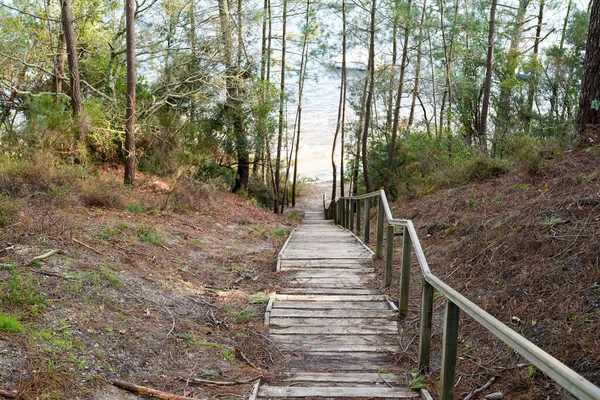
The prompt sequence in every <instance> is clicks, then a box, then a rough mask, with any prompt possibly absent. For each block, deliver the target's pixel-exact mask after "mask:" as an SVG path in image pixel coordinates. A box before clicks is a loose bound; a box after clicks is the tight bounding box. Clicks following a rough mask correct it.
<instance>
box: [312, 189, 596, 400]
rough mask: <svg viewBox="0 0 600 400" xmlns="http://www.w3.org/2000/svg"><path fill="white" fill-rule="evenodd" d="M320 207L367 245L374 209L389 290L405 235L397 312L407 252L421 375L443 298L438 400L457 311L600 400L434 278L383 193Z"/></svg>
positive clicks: (449, 395)
mask: <svg viewBox="0 0 600 400" xmlns="http://www.w3.org/2000/svg"><path fill="white" fill-rule="evenodd" d="M375 203H376V204H375ZM323 207H324V212H325V217H326V218H327V219H333V220H335V222H336V224H339V225H341V226H343V227H344V228H346V229H348V230H350V231H353V232H355V233H357V234H359V235H360V236H362V238H363V241H364V242H365V243H367V244H368V243H369V242H370V237H369V236H370V229H371V228H370V226H369V224H370V220H371V218H370V212H371V209H372V208H376V212H377V230H376V245H375V254H376V256H377V257H378V258H381V257H382V255H383V254H382V253H383V238H384V232H386V233H385V237H386V246H385V285H386V286H390V285H391V283H392V271H393V256H394V231H395V229H396V228H397V227H398V228H401V229H403V231H404V235H403V243H402V266H401V275H400V294H399V305H398V311H399V313H400V314H401V315H406V314H407V312H408V294H409V276H410V266H411V251H414V252H415V255H416V258H417V261H418V264H419V266H420V268H421V275H422V285H423V290H422V296H421V323H420V333H419V361H418V363H419V364H418V367H419V370H420V371H422V372H424V371H427V370H428V369H429V361H430V349H431V324H432V314H433V297H434V296H433V294H434V289H435V290H437V291H438V292H439V293H441V294H442V295H443V296H444V297H445V298H446V300H447V301H446V309H445V313H444V334H443V349H442V365H441V376H440V398H441V400H452V399H453V398H454V383H455V372H456V357H457V347H458V346H457V345H458V322H459V312H460V310H462V311H463V312H465V313H466V314H467V315H469V316H470V317H471V318H473V319H474V320H475V321H476V322H478V323H479V324H481V325H482V326H484V327H485V328H486V329H487V330H488V331H490V332H491V333H492V334H494V335H495V336H496V337H498V338H499V339H500V340H501V341H502V342H504V343H505V344H506V345H508V346H509V347H511V348H512V349H513V350H515V351H516V352H517V353H519V354H520V355H521V356H523V357H524V358H525V359H527V360H528V361H529V362H531V363H532V364H533V365H535V366H536V367H537V368H538V369H539V370H540V371H542V372H544V373H545V374H546V375H548V376H549V377H550V378H552V379H553V380H554V381H555V382H557V383H558V384H559V385H560V386H562V387H563V388H564V389H566V390H567V391H568V392H569V393H571V394H572V395H574V396H575V397H576V398H578V399H580V400H599V399H600V388H598V387H597V386H595V385H593V384H592V383H591V382H589V381H588V380H586V379H585V378H583V377H582V376H581V375H579V374H577V373H576V372H575V371H573V370H572V369H570V368H569V367H567V366H566V365H564V364H563V363H561V362H560V361H558V360H557V359H556V358H554V357H552V356H551V355H550V354H548V353H546V352H545V351H544V350H542V349H540V348H539V347H537V346H536V345H534V344H533V343H531V342H530V341H529V340H527V339H525V338H524V337H523V336H521V335H520V334H518V333H517V332H515V331H513V330H512V329H510V328H509V327H508V326H506V325H505V324H503V323H502V322H500V321H499V320H498V319H496V318H495V317H493V316H492V315H490V314H489V313H487V312H486V311H485V310H483V309H482V308H480V307H478V306H477V305H476V304H474V303H473V302H471V301H470V300H469V299H467V298H466V297H465V296H463V295H461V294H460V293H459V292H457V291H456V290H454V289H453V288H452V287H450V286H449V285H448V284H447V283H445V282H444V281H442V280H441V279H440V278H438V277H437V276H435V275H434V274H433V273H432V272H431V270H430V269H429V265H428V264H427V260H426V259H425V254H424V253H423V249H422V248H421V244H420V242H419V238H418V236H417V232H416V230H415V228H414V226H413V223H412V221H410V220H406V219H395V218H393V216H392V212H391V210H390V207H389V204H388V202H387V198H386V196H385V192H384V191H383V190H381V191H378V192H373V193H369V194H365V195H362V196H351V197H342V198H340V199H338V200H335V201H332V202H331V204H329V206H327V204H326V197H323Z"/></svg>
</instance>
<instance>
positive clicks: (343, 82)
mask: <svg viewBox="0 0 600 400" xmlns="http://www.w3.org/2000/svg"><path fill="white" fill-rule="evenodd" d="M345 78H346V0H342V73H341V78H340V101H339V103H338V115H337V122H336V124H335V134H334V135H333V147H332V149H331V167H332V169H333V183H332V188H331V201H334V200H335V199H336V196H337V193H336V189H337V187H336V185H337V179H338V177H337V167H336V164H335V148H336V145H337V140H338V135H339V133H340V130H341V129H342V125H343V124H344V121H343V119H342V115H343V113H342V109H343V107H344V102H345V98H344V90H345V87H346V79H345ZM341 146H342V149H341V150H342V160H341V163H340V164H341V166H340V168H341V171H340V175H341V178H342V179H341V180H340V193H341V196H342V197H343V196H344V189H343V187H344V184H343V180H344V179H343V177H344V176H343V164H344V158H343V157H344V156H343V153H344V149H343V146H344V145H343V143H342V144H341Z"/></svg>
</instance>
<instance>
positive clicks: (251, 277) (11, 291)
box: [0, 160, 296, 400]
mask: <svg viewBox="0 0 600 400" xmlns="http://www.w3.org/2000/svg"><path fill="white" fill-rule="evenodd" d="M1 167H2V168H0V189H1V191H2V193H4V195H2V196H0V217H2V218H0V223H1V225H0V226H2V229H1V230H0V390H9V391H17V392H18V393H19V399H95V400H108V399H111V400H112V399H117V400H118V399H133V398H139V397H138V396H134V395H129V394H127V392H125V391H122V390H121V389H117V388H116V387H114V386H112V385H111V382H113V381H114V380H117V379H118V380H123V381H127V382H131V383H134V384H138V385H143V386H147V387H150V388H153V389H157V390H162V391H165V392H172V393H178V394H180V395H185V396H190V397H197V398H240V397H242V396H244V395H247V393H248V392H249V390H250V388H251V387H252V385H253V383H254V380H255V378H256V377H258V376H264V377H268V376H269V374H272V373H273V372H274V370H275V368H276V362H275V360H276V359H277V349H276V348H274V347H272V345H271V344H270V342H269V340H268V339H267V338H266V336H265V335H264V332H265V331H264V326H263V310H264V307H265V304H266V302H267V300H268V295H269V293H270V292H272V291H273V290H274V289H275V287H276V286H277V283H278V276H277V275H276V274H275V273H274V270H275V264H276V256H277V253H278V251H279V249H280V247H281V245H282V244H283V241H284V240H285V238H286V236H287V235H288V234H289V232H290V231H291V229H292V228H293V226H294V224H295V223H296V222H294V221H292V220H290V219H288V218H285V217H283V216H280V215H274V214H272V213H271V212H270V211H269V210H266V209H264V208H262V207H259V206H257V205H255V204H254V203H253V202H252V201H251V200H248V199H246V198H244V197H242V196H239V195H233V194H229V193H225V192H223V191H219V190H216V189H215V188H214V187H210V185H204V186H202V187H199V186H194V185H190V184H186V183H184V182H180V183H179V184H178V186H177V188H176V190H175V191H174V192H173V193H172V195H171V196H170V197H169V204H168V206H167V207H166V209H165V210H164V211H160V209H161V208H162V207H163V205H164V203H165V199H166V198H167V195H168V192H169V188H170V185H171V184H172V182H168V181H165V180H161V179H158V178H155V177H152V176H144V175H143V174H140V175H139V176H138V180H139V183H138V184H137V185H136V187H135V189H127V188H124V187H123V185H122V184H121V183H120V181H121V177H122V171H121V170H120V169H99V170H97V171H95V172H94V173H93V174H89V175H88V173H87V172H84V171H83V170H81V169H75V170H73V169H72V168H71V169H68V170H60V169H59V170H56V169H55V168H53V167H48V166H43V165H24V164H19V165H15V164H10V163H7V162H6V160H3V162H2V165H1ZM51 251H56V252H55V253H52V255H50V256H47V257H45V258H40V259H36V257H39V256H42V255H48V254H49V252H51ZM215 381H216V382H215ZM211 382H215V383H211ZM1 397H2V396H0V398H1Z"/></svg>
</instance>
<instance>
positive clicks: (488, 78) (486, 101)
mask: <svg viewBox="0 0 600 400" xmlns="http://www.w3.org/2000/svg"><path fill="white" fill-rule="evenodd" d="M497 2H498V0H492V6H491V7H490V25H489V32H488V51H487V58H486V63H485V81H484V84H483V100H482V105H481V123H480V124H479V147H480V149H481V151H482V152H484V153H486V152H487V117H488V110H489V107H490V91H491V89H492V66H493V65H494V30H495V27H496V6H497Z"/></svg>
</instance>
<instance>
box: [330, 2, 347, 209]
mask: <svg viewBox="0 0 600 400" xmlns="http://www.w3.org/2000/svg"><path fill="white" fill-rule="evenodd" d="M346 35H347V32H346V0H342V71H343V73H342V85H343V88H344V94H343V99H342V120H341V125H342V126H341V131H342V137H341V140H340V195H341V196H342V197H343V196H344V146H345V136H346V89H347V83H346V82H347V80H348V79H347V78H348V75H347V71H346ZM333 180H334V181H335V175H334V176H333Z"/></svg>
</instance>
